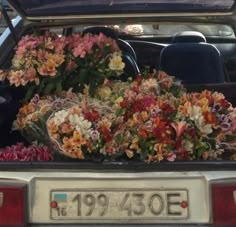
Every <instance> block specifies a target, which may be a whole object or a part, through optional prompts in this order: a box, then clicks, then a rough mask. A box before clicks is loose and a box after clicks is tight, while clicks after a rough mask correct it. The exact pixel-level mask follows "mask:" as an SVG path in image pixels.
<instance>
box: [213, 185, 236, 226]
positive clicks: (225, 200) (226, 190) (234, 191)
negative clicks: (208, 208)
mask: <svg viewBox="0 0 236 227" xmlns="http://www.w3.org/2000/svg"><path fill="white" fill-rule="evenodd" d="M212 209H213V226H217V227H218V226H219V227H224V226H225V227H226V226H227V227H230V226H232V227H233V226H236V183H234V184H213V185H212Z"/></svg>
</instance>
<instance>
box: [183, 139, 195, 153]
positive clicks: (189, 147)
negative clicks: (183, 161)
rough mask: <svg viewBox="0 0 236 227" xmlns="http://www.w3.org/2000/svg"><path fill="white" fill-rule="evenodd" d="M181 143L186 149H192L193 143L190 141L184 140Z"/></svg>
mask: <svg viewBox="0 0 236 227" xmlns="http://www.w3.org/2000/svg"><path fill="white" fill-rule="evenodd" d="M182 145H183V147H184V149H185V150H186V151H193V143H192V142H191V141H189V140H184V141H183V143H182Z"/></svg>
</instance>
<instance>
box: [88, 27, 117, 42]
mask: <svg viewBox="0 0 236 227" xmlns="http://www.w3.org/2000/svg"><path fill="white" fill-rule="evenodd" d="M86 33H91V34H94V35H99V33H103V34H104V35H105V36H107V37H110V38H112V39H116V40H117V39H118V36H117V34H116V32H115V31H114V30H113V29H112V28H109V27H102V26H94V27H88V28H85V29H84V31H83V34H86Z"/></svg>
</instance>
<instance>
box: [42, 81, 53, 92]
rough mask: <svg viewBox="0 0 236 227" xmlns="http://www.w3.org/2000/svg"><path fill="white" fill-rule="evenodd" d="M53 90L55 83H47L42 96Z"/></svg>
mask: <svg viewBox="0 0 236 227" xmlns="http://www.w3.org/2000/svg"><path fill="white" fill-rule="evenodd" d="M54 89H55V82H51V83H48V84H47V85H46V87H45V88H44V90H43V94H44V95H49V94H51V93H52V91H53V90H54Z"/></svg>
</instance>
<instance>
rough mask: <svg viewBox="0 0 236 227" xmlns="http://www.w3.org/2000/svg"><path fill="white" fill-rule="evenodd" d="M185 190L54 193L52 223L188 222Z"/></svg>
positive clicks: (54, 191) (63, 191)
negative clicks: (67, 221) (173, 220)
mask: <svg viewBox="0 0 236 227" xmlns="http://www.w3.org/2000/svg"><path fill="white" fill-rule="evenodd" d="M188 202H189V201H188V191H187V190H186V189H174V190H173V189H165V190H161V189H143V190H142V189H138V190H137V189H119V190H118V189H93V190H91V189H90V190H89V189H83V190H52V191H51V192H50V207H51V208H50V210H51V211H50V213H51V219H52V220H77V221H79V220H98V221H102V220H127V221H129V220H149V221H150V220H170V219H178V220H182V219H187V218H188V215H189V206H188V205H189V204H188Z"/></svg>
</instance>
